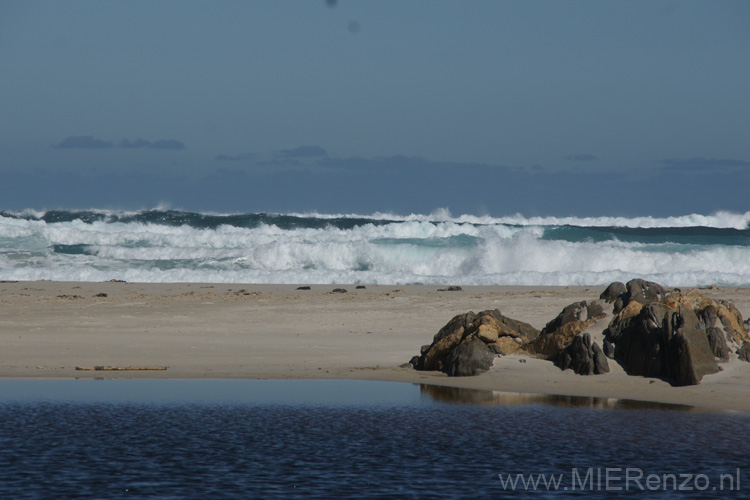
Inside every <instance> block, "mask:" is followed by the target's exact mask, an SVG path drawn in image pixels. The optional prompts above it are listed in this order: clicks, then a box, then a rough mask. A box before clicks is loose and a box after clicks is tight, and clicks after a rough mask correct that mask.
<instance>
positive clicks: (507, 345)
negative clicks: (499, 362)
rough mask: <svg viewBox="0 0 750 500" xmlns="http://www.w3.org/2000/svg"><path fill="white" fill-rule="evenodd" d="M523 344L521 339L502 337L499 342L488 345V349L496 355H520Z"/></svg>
mask: <svg viewBox="0 0 750 500" xmlns="http://www.w3.org/2000/svg"><path fill="white" fill-rule="evenodd" d="M522 346H523V342H522V341H521V339H520V338H513V337H500V338H499V339H497V342H493V343H492V344H487V347H489V348H490V349H492V352H494V353H495V354H500V355H502V356H507V355H509V354H518V353H520V352H521V347H522Z"/></svg>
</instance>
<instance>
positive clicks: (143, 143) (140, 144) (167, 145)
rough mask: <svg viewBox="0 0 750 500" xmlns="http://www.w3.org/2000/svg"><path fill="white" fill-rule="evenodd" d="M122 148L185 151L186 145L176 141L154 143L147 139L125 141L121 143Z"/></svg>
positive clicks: (161, 140) (164, 140)
mask: <svg viewBox="0 0 750 500" xmlns="http://www.w3.org/2000/svg"><path fill="white" fill-rule="evenodd" d="M120 147H121V148H124V149H185V144H184V143H182V142H181V141H178V140H175V139H160V140H158V141H153V142H152V141H147V140H145V139H136V140H134V141H129V140H128V139H123V140H121V141H120Z"/></svg>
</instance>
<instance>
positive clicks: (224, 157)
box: [214, 153, 255, 161]
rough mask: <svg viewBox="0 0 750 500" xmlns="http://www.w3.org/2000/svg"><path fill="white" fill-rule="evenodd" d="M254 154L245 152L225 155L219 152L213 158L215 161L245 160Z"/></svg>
mask: <svg viewBox="0 0 750 500" xmlns="http://www.w3.org/2000/svg"><path fill="white" fill-rule="evenodd" d="M254 156H255V155H254V154H251V153H245V154H239V155H234V156H232V155H225V154H219V155H216V156H214V160H216V161H246V160H251V159H252V158H253V157H254Z"/></svg>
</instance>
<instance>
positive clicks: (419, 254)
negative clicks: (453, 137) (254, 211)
mask: <svg viewBox="0 0 750 500" xmlns="http://www.w3.org/2000/svg"><path fill="white" fill-rule="evenodd" d="M438 215H440V217H441V218H443V219H446V220H444V221H442V222H438V221H435V218H436V214H430V215H429V216H420V217H417V216H414V217H411V218H405V219H404V220H402V221H400V222H394V223H389V224H364V225H361V226H357V227H353V228H350V229H339V228H336V227H333V226H329V227H325V228H296V229H282V228H280V227H278V226H275V225H272V224H260V225H259V226H258V227H255V228H241V227H234V226H228V225H224V226H219V227H217V228H215V229H200V228H193V227H189V226H166V225H157V224H143V223H135V222H133V223H108V222H101V221H97V222H94V223H91V224H86V223H83V222H81V221H72V222H62V223H54V224H52V223H50V224H48V223H46V222H44V221H40V220H26V219H16V218H11V217H0V279H15V280H38V279H46V280H73V281H103V280H109V279H124V280H127V281H142V282H185V281H206V282H246V283H303V282H304V283H373V284H406V283H432V284H441V285H446V284H465V285H471V284H476V285H596V284H607V283H609V282H611V281H615V280H618V281H626V280H629V279H631V278H634V277H640V278H644V279H649V280H652V281H657V282H660V283H663V284H665V285H669V286H699V285H707V284H713V283H716V284H723V285H736V286H750V246H719V245H714V246H698V245H693V246H690V247H686V246H681V245H678V244H664V245H644V244H639V243H628V242H621V241H617V240H609V241H604V242H598V243H595V242H590V241H587V242H578V243H575V242H568V241H560V240H549V239H544V238H543V235H544V227H543V226H544V224H550V223H551V224H554V225H558V224H561V223H570V222H571V221H567V219H559V218H544V219H513V220H514V222H513V224H516V225H508V224H509V223H493V224H485V223H482V224H480V225H477V222H476V221H469V220H463V221H462V220H460V218H452V217H449V214H447V212H443V213H442V214H438ZM331 217H333V216H329V218H331ZM519 217H520V216H519ZM699 217H703V216H686V217H685V218H682V219H679V220H676V219H675V220H673V221H671V222H672V223H674V224H678V223H680V224H687V225H692V224H693V223H696V222H701V220H702V219H699ZM741 218H742V216H739V215H736V214H735V215H733V214H725V215H721V214H716V215H714V216H708V218H707V219H706V220H703V224H702V225H706V224H707V223H708V222H712V223H714V224H718V223H719V222H721V221H723V223H726V224H729V223H730V222H731V223H737V221H738V220H739V219H741ZM709 219H710V221H709ZM563 220H566V221H567V222H563ZM649 220H651V222H654V221H656V219H649ZM519 221H524V223H523V224H521V223H519ZM577 221H578V223H577V224H576V225H584V224H583V223H589V225H591V224H593V223H594V222H596V223H602V224H603V223H604V222H605V221H607V224H606V225H609V224H612V223H614V222H616V221H615V220H614V219H609V218H596V219H592V221H593V222H592V221H588V220H583V219H577ZM626 221H630V222H633V221H634V219H627V220H626ZM659 221H660V224H662V223H663V222H664V219H659ZM641 223H643V221H641ZM620 225H623V224H622V221H621V222H620ZM53 245H85V246H86V248H87V254H85V255H82V254H65V253H57V252H54V251H53V250H52V247H53Z"/></svg>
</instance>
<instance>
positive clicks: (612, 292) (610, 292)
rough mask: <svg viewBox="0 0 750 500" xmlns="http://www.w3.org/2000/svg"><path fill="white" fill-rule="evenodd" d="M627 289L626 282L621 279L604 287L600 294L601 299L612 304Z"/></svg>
mask: <svg viewBox="0 0 750 500" xmlns="http://www.w3.org/2000/svg"><path fill="white" fill-rule="evenodd" d="M627 291H628V289H627V288H626V287H625V283H622V282H621V281H614V282H612V283H610V284H609V286H608V287H607V288H605V289H604V291H603V292H602V293H601V295H599V299H600V300H603V301H604V302H606V303H607V304H612V303H613V302H614V301H616V300H617V299H619V298H620V297H621V296H622V294H624V293H625V292H627Z"/></svg>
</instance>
